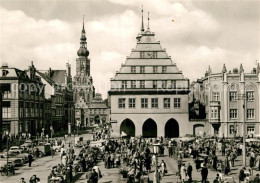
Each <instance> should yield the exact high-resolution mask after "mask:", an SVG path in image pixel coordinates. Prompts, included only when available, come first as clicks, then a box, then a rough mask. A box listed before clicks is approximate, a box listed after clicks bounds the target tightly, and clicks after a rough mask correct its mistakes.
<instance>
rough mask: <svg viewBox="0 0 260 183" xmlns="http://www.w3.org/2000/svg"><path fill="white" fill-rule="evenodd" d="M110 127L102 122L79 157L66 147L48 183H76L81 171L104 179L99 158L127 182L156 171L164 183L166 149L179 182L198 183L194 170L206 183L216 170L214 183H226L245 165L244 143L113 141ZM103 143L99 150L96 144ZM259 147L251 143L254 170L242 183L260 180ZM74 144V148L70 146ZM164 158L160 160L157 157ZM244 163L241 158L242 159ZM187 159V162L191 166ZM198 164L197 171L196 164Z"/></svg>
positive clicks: (246, 171) (92, 180)
mask: <svg viewBox="0 0 260 183" xmlns="http://www.w3.org/2000/svg"><path fill="white" fill-rule="evenodd" d="M111 130H112V129H111V125H110V124H103V125H100V126H99V127H98V128H96V129H93V130H92V134H93V137H92V141H87V142H86V144H84V145H83V146H80V148H81V149H80V151H79V153H78V154H76V153H75V148H76V147H75V146H73V147H68V148H67V149H65V148H64V146H63V148H61V153H60V158H61V163H60V164H58V165H57V166H54V167H53V168H52V170H51V173H50V175H49V177H48V180H49V182H50V183H51V182H52V181H53V182H54V180H55V182H57V180H60V182H71V181H72V178H73V176H75V174H76V173H77V172H88V171H90V172H88V173H87V174H86V176H87V180H88V182H89V183H97V182H98V181H99V179H100V178H101V177H102V174H101V171H100V169H99V167H98V166H97V160H98V159H101V160H103V162H104V165H105V168H107V169H110V168H119V173H120V174H121V176H122V178H121V179H122V180H124V181H125V182H127V183H138V182H145V181H146V180H147V181H148V179H149V177H151V176H148V175H150V174H151V173H152V174H153V178H152V179H153V182H154V183H157V182H160V180H161V179H162V177H164V176H165V175H166V174H167V173H168V169H167V165H166V162H165V161H164V158H163V157H164V153H165V150H166V149H167V152H168V155H169V157H170V158H173V159H175V160H176V161H177V170H176V180H177V182H180V183H182V182H185V181H187V182H189V183H191V182H193V173H194V172H193V171H194V170H196V171H197V172H200V173H199V174H201V180H200V181H201V182H202V183H204V182H205V183H206V182H208V180H209V178H208V175H209V171H213V172H215V179H214V180H213V182H214V183H222V182H224V179H225V177H228V176H230V174H232V173H233V172H232V171H235V170H233V169H234V168H233V167H237V166H240V164H241V163H240V164H238V163H237V162H238V161H236V160H237V158H238V157H239V156H241V155H242V154H243V150H242V149H243V145H242V140H241V139H239V138H237V139H225V138H213V137H212V138H200V137H196V138H186V139H185V138H184V139H182V138H179V139H169V138H168V139H167V138H163V137H161V138H142V137H135V138H133V137H132V138H129V137H126V138H119V139H111V138H110V135H111ZM99 141H100V142H102V143H101V145H99V146H98V147H94V146H92V145H91V144H92V142H99ZM259 145H260V144H259V143H253V142H252V143H247V146H246V150H247V157H248V159H249V167H248V168H245V167H243V168H242V169H241V170H240V172H239V181H240V182H243V181H247V182H250V181H251V182H254V183H258V182H259V174H255V175H254V177H253V176H251V175H253V171H254V170H258V171H259V170H260V146H259ZM69 146H70V145H69ZM160 156H161V157H162V158H160V159H161V160H160V161H159V162H158V157H160ZM240 159H241V158H240ZM187 160H188V163H186V162H187ZM192 161H194V165H195V166H194V167H193V166H192V165H193V163H191V162H192Z"/></svg>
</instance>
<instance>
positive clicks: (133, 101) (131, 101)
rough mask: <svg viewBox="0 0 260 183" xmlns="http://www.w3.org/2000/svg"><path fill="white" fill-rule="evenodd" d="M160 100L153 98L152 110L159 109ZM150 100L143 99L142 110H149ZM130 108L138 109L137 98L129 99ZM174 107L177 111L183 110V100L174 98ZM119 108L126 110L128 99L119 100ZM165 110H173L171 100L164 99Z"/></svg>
mask: <svg viewBox="0 0 260 183" xmlns="http://www.w3.org/2000/svg"><path fill="white" fill-rule="evenodd" d="M158 100H159V99H158V98H151V108H158V107H159V105H158V104H159V103H158ZM148 106H149V104H148V98H141V108H148ZM128 107H129V108H136V98H129V99H128ZM173 107H174V108H175V109H179V108H181V99H180V98H174V99H173ZM118 108H126V99H125V98H119V99H118ZM163 108H167V109H168V108H171V98H163Z"/></svg>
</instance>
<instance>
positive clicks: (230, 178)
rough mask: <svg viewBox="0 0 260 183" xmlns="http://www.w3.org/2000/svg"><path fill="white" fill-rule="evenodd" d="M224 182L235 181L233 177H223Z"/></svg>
mask: <svg viewBox="0 0 260 183" xmlns="http://www.w3.org/2000/svg"><path fill="white" fill-rule="evenodd" d="M223 181H224V183H236V181H235V179H234V177H224V180H223Z"/></svg>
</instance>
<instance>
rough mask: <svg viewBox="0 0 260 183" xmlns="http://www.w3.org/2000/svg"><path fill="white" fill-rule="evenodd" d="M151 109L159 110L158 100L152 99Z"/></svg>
mask: <svg viewBox="0 0 260 183" xmlns="http://www.w3.org/2000/svg"><path fill="white" fill-rule="evenodd" d="M151 104H152V105H151V107H152V108H158V98H152V99H151Z"/></svg>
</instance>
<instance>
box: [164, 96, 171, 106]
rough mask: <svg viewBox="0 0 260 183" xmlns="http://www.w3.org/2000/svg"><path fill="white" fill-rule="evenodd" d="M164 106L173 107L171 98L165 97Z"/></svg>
mask: <svg viewBox="0 0 260 183" xmlns="http://www.w3.org/2000/svg"><path fill="white" fill-rule="evenodd" d="M163 107H164V108H170V107H171V99H170V98H164V99H163Z"/></svg>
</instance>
